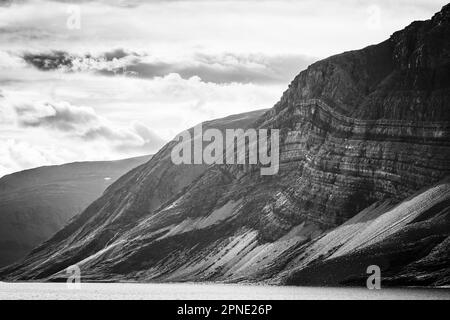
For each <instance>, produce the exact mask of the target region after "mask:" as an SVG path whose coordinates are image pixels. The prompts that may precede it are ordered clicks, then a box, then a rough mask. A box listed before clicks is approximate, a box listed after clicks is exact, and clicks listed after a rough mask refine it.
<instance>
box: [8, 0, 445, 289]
mask: <svg viewBox="0 0 450 320" xmlns="http://www.w3.org/2000/svg"><path fill="white" fill-rule="evenodd" d="M449 17H450V7H449V6H447V7H444V8H443V10H442V11H441V12H440V13H438V14H436V15H435V16H434V17H433V18H432V19H431V20H429V21H424V22H415V23H413V24H412V25H411V26H409V27H407V28H406V29H404V30H402V31H399V32H397V33H395V34H394V35H393V36H392V37H391V38H390V39H389V40H387V41H385V42H383V43H381V44H378V45H375V46H371V47H368V48H365V49H362V50H358V51H352V52H347V53H343V54H341V55H337V56H333V57H330V58H328V59H325V60H323V61H320V62H317V63H315V64H313V65H311V66H310V67H309V68H308V69H307V70H305V71H303V72H301V73H300V74H299V75H298V76H297V77H296V78H295V79H294V81H293V82H292V83H291V84H290V86H289V88H288V90H287V91H286V92H285V93H284V94H283V96H282V98H281V100H280V102H279V103H277V104H276V105H275V106H274V108H273V109H271V110H270V111H268V112H266V113H265V114H264V115H263V116H261V117H259V119H258V120H257V121H256V123H255V124H254V126H255V127H256V128H278V129H280V130H281V141H280V142H281V143H280V144H281V150H280V161H281V165H280V171H279V173H278V174H277V175H274V176H260V171H259V168H258V167H257V166H242V165H241V166H234V165H220V166H218V165H216V166H211V167H210V168H207V169H206V168H205V169H202V170H200V172H197V174H193V175H192V176H191V177H192V178H191V179H185V180H182V181H179V180H180V179H181V177H183V176H185V175H186V174H187V172H188V171H189V172H191V171H190V170H192V169H188V168H184V167H175V168H174V166H173V164H171V163H169V162H168V160H167V157H168V156H170V155H169V154H170V149H171V147H172V146H173V143H172V144H168V145H167V146H166V147H164V148H163V149H162V150H161V151H160V152H159V153H158V154H157V155H156V156H155V157H154V159H153V160H152V161H151V162H149V163H148V164H146V165H145V166H142V167H140V168H138V169H136V170H134V171H132V172H130V173H128V174H127V175H125V176H124V177H122V178H121V179H120V180H119V181H118V182H117V183H116V184H114V185H113V186H111V187H110V188H109V190H108V191H107V192H106V194H105V195H104V196H103V197H102V198H101V199H99V200H98V201H96V202H94V203H93V204H92V205H91V206H90V207H89V208H88V209H87V210H86V212H85V213H84V214H83V215H81V217H80V218H79V219H77V220H76V221H74V223H72V224H71V225H70V226H69V227H68V228H66V229H65V230H63V231H62V232H60V233H59V234H58V235H57V236H56V237H54V238H53V239H52V240H51V241H49V242H48V243H47V244H46V245H44V246H42V247H41V248H38V249H37V250H35V252H34V254H32V255H31V256H30V257H29V258H28V259H27V261H26V262H25V263H24V264H23V265H17V266H15V267H14V268H10V269H8V270H5V271H3V274H6V275H8V277H9V278H10V279H30V278H33V279H36V278H44V279H58V278H59V277H64V276H65V274H64V268H66V267H67V266H69V265H71V264H74V263H77V264H78V265H79V266H80V267H81V269H82V272H83V276H84V277H85V278H87V279H110V280H118V279H128V280H144V281H145V280H148V281H150V280H152V281H186V280H193V281H202V280H215V281H265V280H267V281H275V282H280V281H281V282H283V281H288V283H296V284H302V283H303V282H302V281H300V280H298V279H303V278H301V277H300V273H299V271H300V270H298V269H296V268H300V269H301V268H306V267H307V265H308V264H309V263H312V262H314V263H317V262H318V261H320V260H321V259H323V257H322V256H321V255H319V256H317V257H315V259H311V260H308V259H310V258H308V257H311V256H314V255H308V254H307V252H316V251H320V250H315V249H314V250H313V249H311V250H312V251H308V250H309V249H308V248H310V246H311V245H313V244H314V243H316V241H317V240H316V239H317V237H318V236H320V235H322V238H320V239H325V240H324V241H327V243H325V244H321V245H323V246H331V247H333V248H334V243H339V246H341V245H344V244H345V243H344V242H342V243H341V242H340V234H339V233H336V234H335V235H336V236H335V237H334V236H332V235H333V233H332V232H333V231H331V232H330V231H329V230H332V229H333V228H336V227H338V226H340V225H342V224H344V225H343V227H345V226H346V225H345V223H346V222H347V223H351V222H352V221H353V220H349V219H359V218H355V216H356V217H358V216H357V214H358V213H359V212H362V213H360V215H362V216H364V215H365V214H367V210H368V211H369V212H370V213H369V216H370V217H372V215H373V217H377V216H378V215H382V214H383V215H384V214H387V216H390V214H389V212H390V211H389V210H394V209H392V208H393V206H394V205H398V206H401V204H400V203H401V202H402V201H404V200H405V199H406V198H408V197H410V196H412V195H413V194H414V193H415V192H416V191H417V190H419V189H421V188H423V187H425V186H429V185H432V184H434V183H436V182H437V181H439V180H440V179H442V178H443V177H444V176H446V175H448V174H449V170H450V161H449V155H450V118H449V112H448V110H446V109H448V103H449V101H450V100H449V92H450V82H449V78H448V77H449V76H448V73H446V72H445V70H448V68H449V65H450V50H449V48H450V46H449V42H450V20H449ZM160 166H164V170H161V169H158V168H160ZM184 170H186V171H184ZM170 172H174V174H169V173H170ZM445 190H446V191H445V192H447V193H448V190H447V189H445ZM445 192H444V193H445ZM364 210H365V211H364ZM410 210H411V211H414V212H416V215H418V214H419V213H420V212H422V211H420V210H422V209H421V208H420V206H417V207H413V208H412V209H410ZM364 212H365V213H364ZM402 212H403V211H402ZM408 212H409V211H408ZM404 215H405V216H408V217H410V215H409V214H403V213H401V214H400V213H399V214H398V216H399V217H403V216H404ZM362 219H363V220H364V219H366V218H362ZM399 219H400V218H399ZM400 220H401V219H400ZM348 221H350V222H348ZM356 221H359V220H356ZM383 221H384V220H383ZM392 221H396V220H395V219H394V220H392ZM401 221H403V220H401ZM388 222H389V221H388ZM376 225H378V224H376ZM356 226H358V224H356ZM399 226H400V227H402V228H403V227H406V226H407V224H406V223H403V224H399ZM380 230H381V229H380ZM330 235H331V236H330ZM385 235H386V237H387V236H388V235H389V236H391V233H385ZM355 239H356V240H354V241H356V244H353V246H354V247H355V246H356V247H357V246H359V242H361V243H362V242H363V241H364V239H366V238H357V237H356V238H355ZM377 239H379V241H381V240H383V239H384V238H377ZM439 239H442V238H439ZM349 241H350V240H349ZM358 241H359V242H358ZM434 244H436V245H437V242H436V243H434ZM442 245H443V246H445V243H443V244H442ZM349 246H350V245H349ZM338 248H339V247H336V248H335V249H338ZM352 248H353V247H352ZM432 249H433V246H431V245H430V246H424V248H423V250H422V251H421V256H424V257H425V256H427V255H429V254H431V257H433V253H432V252H431V250H432ZM342 250H343V249H342ZM427 250H428V251H427ZM55 252H56V254H55ZM326 252H327V254H328V253H329V252H328V251H326ZM410 254H412V255H413V254H415V252H414V251H410ZM317 259H318V260H317ZM430 259H431V258H430ZM430 259H429V260H427V261H435V260H433V259H431V260H430ZM412 260H414V259H412ZM405 261H406V260H405ZM410 261H411V260H408V262H410ZM405 263H406V262H405ZM431 264H432V262H431ZM297 275H298V276H297ZM285 279H288V280H285ZM291 279H292V280H291Z"/></svg>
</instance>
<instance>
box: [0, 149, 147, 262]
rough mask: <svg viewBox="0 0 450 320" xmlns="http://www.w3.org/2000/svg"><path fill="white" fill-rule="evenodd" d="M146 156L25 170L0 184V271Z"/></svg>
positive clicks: (4, 179)
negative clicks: (0, 267)
mask: <svg viewBox="0 0 450 320" xmlns="http://www.w3.org/2000/svg"><path fill="white" fill-rule="evenodd" d="M150 159H151V156H143V157H136V158H131V159H125V160H118V161H95V162H77V163H69V164H64V165H60V166H47V167H40V168H35V169H30V170H25V171H21V172H17V173H13V174H10V175H7V176H4V177H2V178H1V179H0V266H5V265H7V264H10V263H13V262H15V261H17V260H18V259H20V258H23V257H24V256H25V255H26V254H27V253H29V252H30V251H31V249H33V248H34V247H36V246H38V245H39V244H41V243H42V242H43V241H45V240H47V239H48V238H50V237H51V236H53V235H54V234H55V233H56V232H57V231H59V230H60V229H61V228H62V227H64V226H65V225H66V224H67V222H69V220H70V219H71V218H73V217H74V216H75V215H77V214H78V213H81V212H82V211H83V210H84V209H86V207H87V206H88V205H89V204H90V203H91V202H92V201H94V200H95V199H96V198H98V197H99V196H101V194H102V193H103V191H105V189H106V188H107V187H108V186H109V185H110V184H111V183H113V182H114V181H116V180H117V178H119V177H120V176H121V175H123V174H125V173H126V172H128V171H130V170H131V169H133V168H135V167H137V166H139V165H141V164H143V163H145V162H147V161H148V160H150Z"/></svg>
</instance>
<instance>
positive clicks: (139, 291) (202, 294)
mask: <svg viewBox="0 0 450 320" xmlns="http://www.w3.org/2000/svg"><path fill="white" fill-rule="evenodd" d="M11 299H13V300H21V299H25V300H34V299H43V300H46V299H52V300H71V299H74V300H79V299H81V300H85V299H86V300H96V299H107V300H109V299H112V300H116V299H121V300H122V299H123V300H142V299H146V300H147V299H150V300H153V299H154V300H167V299H183V300H184V299H193V300H197V299H205V300H222V299H223V300H271V299H277V300H278V299H279V300H290V299H293V300H297V299H299V300H329V299H338V300H346V299H380V300H391V299H401V300H409V299H439V300H440V299H445V300H450V289H444V288H442V289H423V288H421V289H416V288H402V289H400V288H399V289H391V288H386V289H383V288H382V289H380V290H369V289H366V288H321V287H294V286H262V285H261V286H259V285H258V286H257V285H232V284H194V283H170V284H155V283H151V284H150V283H147V284H139V283H81V286H80V288H79V289H75V288H69V287H68V285H67V284H66V283H24V282H20V283H3V282H2V283H0V300H11Z"/></svg>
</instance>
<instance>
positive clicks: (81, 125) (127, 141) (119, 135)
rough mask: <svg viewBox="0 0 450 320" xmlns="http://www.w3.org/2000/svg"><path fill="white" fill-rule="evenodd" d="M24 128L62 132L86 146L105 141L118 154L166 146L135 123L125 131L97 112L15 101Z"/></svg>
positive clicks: (65, 104) (58, 104)
mask: <svg viewBox="0 0 450 320" xmlns="http://www.w3.org/2000/svg"><path fill="white" fill-rule="evenodd" d="M10 105H11V106H12V108H13V110H14V111H15V113H16V117H17V122H18V124H19V126H20V127H22V128H24V129H26V128H44V129H51V130H55V131H58V132H60V133H63V134H66V135H68V137H71V138H77V139H81V140H82V141H85V142H91V141H95V140H103V141H105V142H106V143H108V144H110V145H111V146H112V147H113V148H115V149H116V150H118V151H128V152H129V151H140V152H141V153H151V152H155V151H157V150H158V149H159V148H160V147H161V146H162V145H163V144H164V140H162V139H161V138H160V137H159V136H158V135H157V134H155V133H154V132H152V131H151V130H150V129H149V128H147V127H146V126H144V125H143V124H140V123H138V122H135V123H133V124H132V126H130V127H127V128H123V127H119V126H117V125H113V124H112V123H111V122H109V121H108V120H107V119H105V118H103V117H101V116H99V115H97V114H96V112H95V111H94V109H92V108H90V107H84V106H75V105H72V104H70V103H68V102H65V101H20V100H19V101H17V100H16V101H13V102H10Z"/></svg>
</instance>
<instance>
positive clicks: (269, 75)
mask: <svg viewBox="0 0 450 320" xmlns="http://www.w3.org/2000/svg"><path fill="white" fill-rule="evenodd" d="M22 57H23V60H24V61H26V62H27V63H28V64H30V65H32V66H34V67H36V68H38V69H40V70H44V71H48V70H62V71H66V72H95V73H98V74H101V75H126V76H132V77H139V78H147V79H153V78H155V77H163V76H166V75H168V74H171V73H177V74H179V75H180V76H181V77H182V78H183V79H189V78H191V77H194V76H197V77H199V78H200V79H202V80H203V81H205V82H213V83H232V82H240V83H262V84H264V83H288V82H289V81H290V80H291V79H292V78H293V77H294V76H295V75H296V74H297V73H298V72H300V71H301V70H303V69H305V68H306V67H307V66H308V65H309V64H311V63H313V62H314V61H315V60H316V59H314V58H311V57H306V56H303V55H289V54H286V55H264V54H236V53H220V54H206V53H195V54H193V55H192V56H188V57H182V58H178V59H176V60H174V59H166V60H164V58H161V57H156V56H150V55H148V54H146V53H136V52H128V51H126V50H124V49H121V48H119V49H116V50H112V51H109V52H105V53H102V54H98V55H95V56H94V55H91V54H85V55H77V54H70V53H68V52H63V51H51V52H48V53H24V54H23V56H22Z"/></svg>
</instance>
